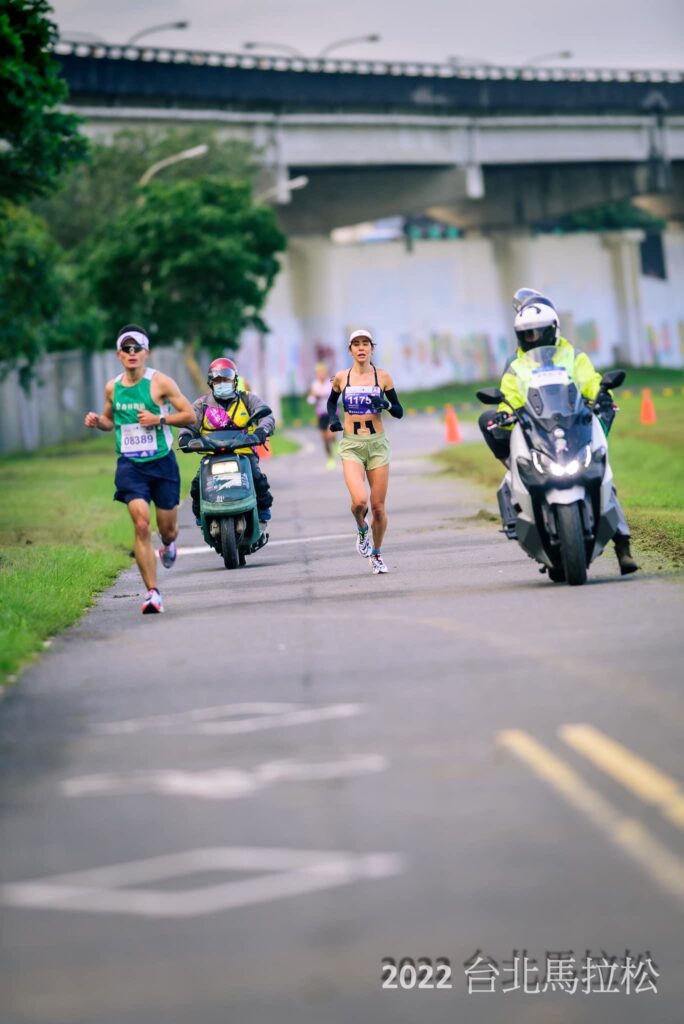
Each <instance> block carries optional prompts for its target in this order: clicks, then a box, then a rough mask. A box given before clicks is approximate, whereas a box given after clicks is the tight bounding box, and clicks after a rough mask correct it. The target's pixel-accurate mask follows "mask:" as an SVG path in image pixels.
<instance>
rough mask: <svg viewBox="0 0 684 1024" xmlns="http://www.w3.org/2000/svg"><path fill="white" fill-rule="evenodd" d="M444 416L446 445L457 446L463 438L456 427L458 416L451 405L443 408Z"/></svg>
mask: <svg viewBox="0 0 684 1024" xmlns="http://www.w3.org/2000/svg"><path fill="white" fill-rule="evenodd" d="M445 411H446V416H445V417H444V434H445V440H446V443H447V444H459V443H460V442H461V441H462V440H463V438H462V436H461V428H460V426H459V425H458V416H457V415H456V410H455V409H454V407H453V405H447V406H445Z"/></svg>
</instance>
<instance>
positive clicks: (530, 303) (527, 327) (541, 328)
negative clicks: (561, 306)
mask: <svg viewBox="0 0 684 1024" xmlns="http://www.w3.org/2000/svg"><path fill="white" fill-rule="evenodd" d="M516 294H517V293H516ZM513 327H514V329H515V333H516V335H517V336H518V342H519V344H520V347H521V348H522V349H523V351H525V352H528V351H529V350H530V349H531V348H539V346H540V345H555V344H556V342H557V341H558V339H559V338H560V323H559V321H558V313H556V310H555V309H554V306H553V303H552V302H551V300H550V299H547V298H545V296H543V295H540V294H539V293H538V292H537V293H536V295H534V296H532V297H530V298H528V299H527V301H525V302H524V303H523V304H522V305H521V306H520V308H519V309H518V310H517V313H516V317H515V320H514V321H513Z"/></svg>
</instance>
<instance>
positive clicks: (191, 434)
mask: <svg viewBox="0 0 684 1024" xmlns="http://www.w3.org/2000/svg"><path fill="white" fill-rule="evenodd" d="M195 437H199V434H198V432H197V431H196V430H192V429H190V430H188V429H187V427H186V429H185V430H179V431H178V447H179V448H180V450H181V451H182V452H184V451H186V450H187V447H188V442H189V441H192V440H193V438H195Z"/></svg>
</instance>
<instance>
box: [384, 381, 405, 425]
mask: <svg viewBox="0 0 684 1024" xmlns="http://www.w3.org/2000/svg"><path fill="white" fill-rule="evenodd" d="M385 396H386V397H387V400H388V401H389V404H390V407H389V414H390V416H394V418H395V420H400V419H401V417H402V416H403V415H404V410H403V409H402V407H401V402H400V401H399V399H398V398H397V393H396V391H395V390H394V388H389V389H388V390H387V391H386V392H385Z"/></svg>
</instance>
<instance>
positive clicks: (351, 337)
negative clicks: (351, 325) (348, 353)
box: [349, 331, 375, 345]
mask: <svg viewBox="0 0 684 1024" xmlns="http://www.w3.org/2000/svg"><path fill="white" fill-rule="evenodd" d="M357 338H368V340H369V341H370V343H371V345H374V344H375V342H374V341H373V335H372V334H371V332H370V331H352V332H351V334H350V335H349V344H350V345H351V343H352V341H356V339H357Z"/></svg>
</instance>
